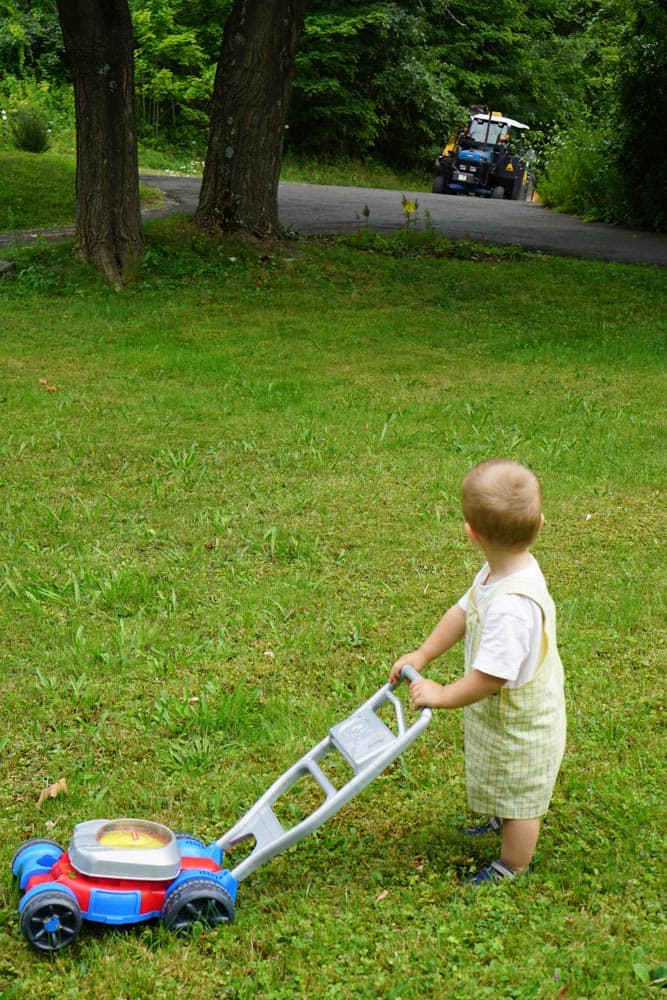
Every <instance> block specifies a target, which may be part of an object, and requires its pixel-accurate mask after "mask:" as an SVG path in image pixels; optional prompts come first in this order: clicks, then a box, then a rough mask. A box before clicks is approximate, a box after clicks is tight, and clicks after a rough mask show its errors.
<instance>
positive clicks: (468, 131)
mask: <svg viewBox="0 0 667 1000" xmlns="http://www.w3.org/2000/svg"><path fill="white" fill-rule="evenodd" d="M527 129H528V125H524V124H523V123H522V122H517V121H515V120H514V119H513V118H506V117H505V116H504V115H501V114H499V113H498V112H497V111H491V112H489V111H478V112H473V113H471V115H470V118H469V120H468V124H467V126H466V127H465V128H464V129H463V130H462V131H461V132H460V133H459V134H458V136H457V137H456V138H454V139H452V140H451V141H450V142H449V143H448V144H447V146H446V147H445V148H444V149H443V151H442V153H441V155H440V156H438V157H437V159H436V161H435V169H436V173H435V178H434V180H433V193H434V194H468V195H470V194H472V195H478V196H481V197H483V198H506V199H508V200H511V201H531V200H532V197H533V190H534V186H535V175H534V173H533V170H532V167H531V162H530V161H531V154H530V151H525V150H524V133H525V132H526V131H527Z"/></svg>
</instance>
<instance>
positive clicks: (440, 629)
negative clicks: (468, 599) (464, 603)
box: [389, 604, 466, 684]
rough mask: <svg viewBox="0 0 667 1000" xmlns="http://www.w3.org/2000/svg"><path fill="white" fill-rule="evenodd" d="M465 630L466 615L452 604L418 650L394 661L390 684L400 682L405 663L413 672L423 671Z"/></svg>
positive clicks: (460, 637) (456, 640)
mask: <svg viewBox="0 0 667 1000" xmlns="http://www.w3.org/2000/svg"><path fill="white" fill-rule="evenodd" d="M465 630H466V613H465V611H464V610H463V608H460V607H459V606H458V604H454V605H452V607H451V608H450V609H449V610H448V611H445V613H444V615H443V616H442V618H441V619H440V621H439V622H438V624H437V625H436V626H435V628H434V629H433V631H432V632H431V634H430V635H429V637H428V639H426V641H425V642H423V643H422V644H421V646H420V647H419V649H416V650H415V651H414V652H413V653H405V655H404V656H401V657H400V659H398V660H396V663H395V664H394V665H393V667H392V668H391V673H390V674H389V681H390V683H392V684H396V683H397V682H398V681H399V680H400V678H401V668H402V667H404V666H405V664H406V663H409V664H411V666H413V667H414V668H415V670H423V669H424V667H425V666H426V665H427V664H428V663H430V662H431V660H435V659H436V658H437V657H438V656H441V655H442V654H443V653H446V652H447V650H448V649H450V648H451V647H452V646H453V645H454V644H455V643H456V642H458V641H459V639H462V638H463V636H464V634H465Z"/></svg>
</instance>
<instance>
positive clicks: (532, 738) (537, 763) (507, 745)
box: [464, 575, 566, 819]
mask: <svg viewBox="0 0 667 1000" xmlns="http://www.w3.org/2000/svg"><path fill="white" fill-rule="evenodd" d="M504 594H522V595H524V596H525V597H530V598H531V599H532V600H533V601H535V602H536V603H537V604H538V606H539V607H540V609H541V611H542V641H541V647H540V652H539V656H538V660H537V663H536V665H535V671H534V673H533V676H532V678H531V679H530V680H529V681H528V682H527V683H526V684H523V685H521V686H520V687H517V688H508V687H503V688H501V689H500V691H498V692H497V693H496V694H493V695H490V696H489V697H487V698H484V699H483V700H482V701H479V702H476V703H475V704H474V705H468V706H467V707H466V708H465V709H464V718H465V760H466V786H467V793H468V804H469V806H470V808H471V809H473V810H474V811H475V812H479V813H484V814H490V815H494V816H501V817H503V818H506V819H534V818H536V817H539V816H543V815H544V813H546V811H547V809H548V808H549V802H550V801H551V794H552V792H553V787H554V783H555V781H556V777H557V775H558V770H559V768H560V763H561V760H562V758H563V752H564V750H565V735H566V720H565V698H564V693H563V666H562V664H561V661H560V656H559V655H558V649H557V646H556V614H555V608H554V603H553V601H552V599H551V597H550V596H549V594H548V593H547V591H546V588H545V587H544V586H543V585H540V582H539V581H538V580H534V579H531V578H530V577H521V576H519V575H514V576H512V577H508V578H507V580H501V581H500V582H499V583H498V584H497V585H496V586H495V587H493V589H492V590H491V591H490V592H489V594H488V595H485V596H484V598H483V599H482V601H480V602H479V603H478V602H477V601H476V599H475V594H474V588H473V589H472V590H471V591H470V594H469V596H468V611H467V617H466V637H465V672H466V673H469V672H470V671H471V670H472V669H473V665H474V660H475V655H476V653H477V649H478V647H479V643H480V639H481V634H482V624H483V621H484V615H485V613H486V611H487V609H488V607H489V605H490V603H491V601H493V600H495V599H496V598H497V597H500V596H502V595H504Z"/></svg>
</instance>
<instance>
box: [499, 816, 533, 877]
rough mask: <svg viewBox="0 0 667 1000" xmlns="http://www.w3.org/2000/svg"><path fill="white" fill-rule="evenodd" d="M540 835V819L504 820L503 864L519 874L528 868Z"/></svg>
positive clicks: (501, 856)
mask: <svg viewBox="0 0 667 1000" xmlns="http://www.w3.org/2000/svg"><path fill="white" fill-rule="evenodd" d="M539 835H540V821H539V819H503V842H502V848H501V851H500V860H501V861H502V863H503V864H504V865H508V866H509V867H510V868H513V869H514V870H515V871H517V872H521V871H523V870H524V869H525V868H527V867H528V865H529V864H530V862H531V861H532V859H533V854H534V853H535V848H536V847H537V838H538V837H539Z"/></svg>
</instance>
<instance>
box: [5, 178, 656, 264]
mask: <svg viewBox="0 0 667 1000" xmlns="http://www.w3.org/2000/svg"><path fill="white" fill-rule="evenodd" d="M142 181H144V182H145V183H146V184H150V185H154V186H155V187H159V188H160V189H161V190H162V191H164V193H165V195H166V197H167V203H166V205H165V207H164V208H162V209H158V210H154V211H149V212H147V213H146V214H145V218H150V217H151V216H154V215H158V214H164V212H169V211H179V212H185V213H187V214H189V215H191V214H192V213H193V212H194V210H195V208H196V205H197V198H198V196H199V188H200V185H201V181H200V179H199V178H197V177H173V176H170V175H164V174H160V175H157V174H155V175H154V174H142ZM401 193H402V192H400V191H382V190H379V189H377V188H352V187H332V186H327V185H322V184H281V185H280V190H279V194H278V208H279V213H280V221H281V222H282V224H283V225H284V226H287V227H291V228H293V229H294V230H295V231H296V232H298V233H302V234H303V235H319V234H327V233H347V232H355V231H356V230H358V229H359V228H360V226H362V225H366V224H368V226H369V228H370V229H373V230H375V231H377V232H393V231H394V230H396V229H398V228H399V227H401V226H403V225H405V216H404V214H403V208H402V206H401ZM404 193H405V195H406V196H407V197H414V192H411V191H405V192H404ZM416 197H417V199H418V202H419V209H418V219H419V225H422V226H423V224H424V220H425V219H426V218H427V213H428V217H430V221H431V223H432V225H433V226H434V227H435V228H436V229H437V230H438V231H439V232H442V233H444V234H446V235H447V236H449V237H450V238H452V239H471V240H476V241H480V242H485V243H494V244H502V245H512V246H521V247H523V248H524V249H526V250H536V251H540V252H542V253H546V254H555V255H558V256H563V257H581V258H588V259H591V260H606V261H616V262H618V263H622V264H641V263H644V264H657V265H659V266H662V267H667V236H664V235H659V234H657V233H647V232H642V231H641V230H635V229H623V228H619V227H617V226H606V225H604V224H603V223H599V222H582V221H581V220H580V219H575V218H573V217H572V216H569V215H560V214H558V213H556V212H551V211H549V209H546V208H543V207H542V206H540V205H537V204H527V203H526V202H518V201H495V200H493V199H488V200H487V199H484V198H464V197H459V198H457V197H453V196H451V195H438V194H430V193H429V194H424V193H419V194H417V196H416ZM366 205H367V206H368V209H369V212H370V214H369V215H368V220H367V222H366V219H365V218H364V216H363V210H364V206H366ZM72 233H73V229H72V228H71V227H69V228H66V229H57V230H49V231H41V232H30V233H22V234H21V235H20V236H17V235H16V234H13V235H11V236H2V235H0V249H1V248H2V247H3V246H11V244H12V243H17V242H21V243H27V242H32V241H34V240H36V239H38V238H40V237H42V238H46V239H62V238H63V236H65V237H67V236H71V235H72Z"/></svg>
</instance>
